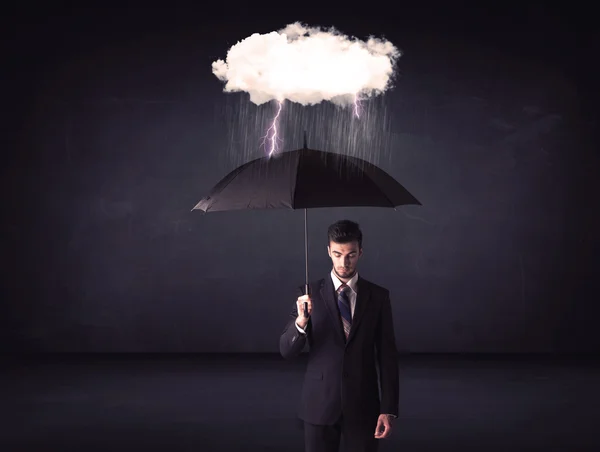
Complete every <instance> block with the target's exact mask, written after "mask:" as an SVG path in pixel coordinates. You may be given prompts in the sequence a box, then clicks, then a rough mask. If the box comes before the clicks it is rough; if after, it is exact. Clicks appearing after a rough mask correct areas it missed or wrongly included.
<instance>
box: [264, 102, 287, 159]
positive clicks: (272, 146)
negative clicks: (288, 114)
mask: <svg viewBox="0 0 600 452" xmlns="http://www.w3.org/2000/svg"><path fill="white" fill-rule="evenodd" d="M282 108H283V103H282V102H281V101H277V113H276V114H275V117H274V118H273V122H272V123H271V126H270V127H269V128H268V129H267V134H266V135H265V136H264V137H263V146H266V144H267V142H268V147H269V157H271V156H272V155H273V154H274V153H276V152H277V151H278V150H279V149H278V144H279V141H281V139H280V138H279V137H278V135H277V133H278V131H277V126H278V124H279V115H280V114H281V109H282Z"/></svg>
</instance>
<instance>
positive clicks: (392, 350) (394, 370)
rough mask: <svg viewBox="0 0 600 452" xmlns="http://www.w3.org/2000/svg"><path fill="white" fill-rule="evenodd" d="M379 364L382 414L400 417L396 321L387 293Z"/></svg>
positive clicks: (379, 339) (379, 332)
mask: <svg viewBox="0 0 600 452" xmlns="http://www.w3.org/2000/svg"><path fill="white" fill-rule="evenodd" d="M376 346H377V362H378V363H379V378H380V384H381V410H380V412H381V413H382V414H390V415H392V416H393V417H397V416H398V404H399V402H398V399H399V398H400V377H399V372H398V350H397V348H396V336H395V334H394V321H393V318H392V306H391V302H390V295H389V292H387V291H386V294H385V297H384V299H383V304H382V307H381V314H380V318H379V328H378V329H377V333H376Z"/></svg>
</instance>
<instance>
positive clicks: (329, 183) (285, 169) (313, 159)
mask: <svg viewBox="0 0 600 452" xmlns="http://www.w3.org/2000/svg"><path fill="white" fill-rule="evenodd" d="M404 204H416V205H420V204H421V203H420V202H419V201H418V200H417V199H416V198H415V197H414V196H413V195H411V194H410V193H409V192H408V191H407V190H406V189H405V188H404V187H403V186H402V185H400V183H398V182H397V181H396V180H394V179H393V178H392V177H391V176H390V175H389V174H387V173H386V172H385V171H383V170H382V169H380V168H378V167H377V166H375V165H373V164H371V163H369V162H367V161H365V160H362V159H359V158H356V157H350V156H346V155H341V154H335V153H331V152H323V151H317V150H313V149H307V148H304V149H298V150H295V151H290V152H283V153H281V154H276V155H275V156H273V157H264V158H259V159H255V160H252V161H250V162H248V163H245V164H244V165H242V166H240V167H238V168H236V169H235V170H233V171H232V172H230V173H229V174H228V175H227V176H225V177H224V178H223V179H222V180H221V181H220V182H219V183H217V185H215V187H214V188H213V189H212V190H211V191H210V192H209V194H208V196H206V197H205V198H203V199H202V200H201V201H200V202H198V204H197V205H196V206H195V207H194V209H193V210H195V209H196V210H202V211H204V212H217V211H226V210H242V209H279V208H284V209H309V208H319V207H361V206H371V207H390V208H394V207H396V206H400V205H404Z"/></svg>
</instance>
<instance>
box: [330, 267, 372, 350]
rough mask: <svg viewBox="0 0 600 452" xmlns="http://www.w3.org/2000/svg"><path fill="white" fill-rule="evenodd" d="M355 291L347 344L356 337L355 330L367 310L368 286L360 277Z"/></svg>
mask: <svg viewBox="0 0 600 452" xmlns="http://www.w3.org/2000/svg"><path fill="white" fill-rule="evenodd" d="M332 286H333V283H332ZM356 289H357V290H356V292H357V294H356V306H355V307H354V316H353V317H352V328H350V334H349V335H348V341H347V342H350V341H351V340H352V338H353V337H354V336H355V335H356V330H357V329H358V327H359V326H360V321H361V320H362V318H363V317H364V314H365V309H366V308H367V305H368V302H369V297H370V295H371V294H370V291H369V284H368V283H367V282H366V281H365V280H364V279H362V278H361V277H360V275H359V276H358V281H357V283H356ZM342 334H343V329H342Z"/></svg>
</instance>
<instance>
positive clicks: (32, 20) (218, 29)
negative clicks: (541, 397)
mask: <svg viewBox="0 0 600 452" xmlns="http://www.w3.org/2000/svg"><path fill="white" fill-rule="evenodd" d="M523 3H524V2H523ZM419 5H420V6H419V7H418V8H417V7H415V6H414V5H412V6H404V5H400V4H398V5H395V6H393V7H392V6H385V5H384V6H382V7H378V6H377V5H375V4H373V5H371V4H363V5H361V6H360V8H359V9H357V8H356V7H353V6H351V5H350V4H344V5H339V6H335V7H333V6H331V7H329V9H328V10H326V9H325V8H324V7H323V6H322V5H320V6H318V7H316V6H314V5H309V4H305V3H303V4H300V3H298V4H294V5H292V4H290V3H285V5H281V7H276V6H273V7H271V6H269V7H257V6H255V5H253V4H252V3H251V2H250V3H248V4H246V5H245V6H238V5H232V4H227V5H223V6H219V5H210V7H209V6H206V7H204V8H202V7H196V8H195V9H190V8H181V7H179V8H177V9H175V8H172V9H165V7H162V8H158V7H156V8H154V9H153V8H152V7H149V6H144V5H142V6H140V5H136V6H130V7H129V6H128V7H125V6H123V7H122V9H112V10H109V9H106V8H105V9H98V8H94V9H92V8H86V9H84V8H66V7H62V8H60V9H51V8H50V7H41V8H40V7H35V8H34V7H29V8H22V9H20V10H16V9H14V8H13V9H12V10H8V11H6V13H5V14H4V19H5V25H4V26H3V30H4V33H5V39H4V40H3V42H4V45H5V49H4V52H3V54H4V61H5V63H6V64H5V65H4V71H3V81H2V89H3V91H4V99H5V102H4V112H5V119H4V121H3V123H4V126H5V127H6V129H5V133H4V136H5V137H6V139H7V146H6V148H5V149H6V150H7V152H5V153H4V157H3V160H4V164H3V165H2V179H1V181H2V187H1V193H2V207H3V209H2V210H3V214H4V215H3V221H2V231H1V238H2V249H3V250H4V252H3V257H4V258H3V269H2V277H3V295H2V306H1V314H2V315H1V317H0V328H1V330H0V331H1V333H2V338H1V339H2V340H0V344H1V345H0V349H1V350H3V351H7V352H18V351H44V352H63V351H69V352H71V351H73V352H249V353H252V352H277V350H278V337H279V334H280V332H281V330H282V328H283V325H284V323H285V321H286V320H287V315H288V313H289V310H290V308H291V307H292V305H293V303H294V297H293V292H294V289H295V288H296V287H297V286H298V285H300V284H302V283H303V278H304V247H303V213H302V212H294V211H265V212H231V213H219V214H217V213H215V214H209V215H202V214H201V213H199V212H190V209H191V208H192V207H193V206H194V205H195V203H196V202H197V201H198V200H199V199H200V198H201V197H202V196H204V194H205V193H206V191H207V190H209V189H210V187H211V186H212V185H213V184H214V183H216V182H217V181H218V180H219V179H220V178H221V177H222V176H224V175H225V174H226V173H227V172H228V171H230V170H231V169H233V168H234V167H235V166H237V165H238V164H240V163H242V162H243V161H245V160H247V159H248V158H250V157H256V156H259V155H260V150H259V149H258V137H259V136H260V135H261V134H262V133H263V131H264V130H263V129H262V127H263V126H264V124H265V121H266V120H268V118H269V117H270V116H269V115H270V113H271V112H272V110H271V109H270V108H271V107H269V106H268V105H267V106H263V107H261V108H257V107H255V106H254V105H252V104H249V103H248V102H247V100H246V97H245V95H242V94H228V93H223V92H222V86H223V85H222V83H221V82H219V81H218V80H217V79H216V77H214V76H213V75H212V73H211V66H210V65H211V63H212V61H214V60H215V59H217V58H225V56H226V52H227V49H228V48H229V47H230V46H231V45H233V44H235V43H236V42H237V41H238V40H241V39H243V38H245V37H247V36H249V35H250V34H251V33H254V32H258V33H266V32H269V31H275V30H278V29H280V28H283V27H284V26H285V25H286V24H288V23H291V22H294V21H302V22H304V23H307V24H308V25H322V26H330V25H333V26H335V27H336V28H338V29H339V30H341V31H342V32H344V33H347V34H350V35H355V36H357V37H360V38H366V37H367V36H368V35H370V34H374V35H376V36H381V35H383V36H385V37H386V38H387V39H389V40H391V41H392V42H393V43H394V44H396V45H397V46H398V47H400V48H401V49H402V50H403V52H404V55H403V56H402V58H400V60H399V76H398V78H397V79H396V83H395V88H394V90H392V91H390V92H388V93H386V94H385V96H383V98H381V99H378V100H373V101H372V102H371V103H370V104H367V107H366V108H368V111H369V112H370V115H369V117H368V118H367V119H365V123H364V127H365V128H364V130H363V132H364V134H363V133H361V134H359V135H360V136H359V137H358V138H353V139H352V140H350V139H348V138H344V137H342V136H341V134H340V135H339V136H336V137H335V138H336V139H335V140H331V139H330V140H329V141H328V140H327V136H329V137H330V138H331V133H333V132H335V131H338V130H340V129H339V128H337V127H336V125H339V124H340V121H342V119H340V118H341V116H340V114H339V113H336V115H337V116H335V118H334V119H335V120H334V119H331V120H325V123H324V124H325V125H323V124H321V126H319V121H316V120H315V118H319V117H326V116H327V115H326V112H327V108H328V107H327V106H325V105H321V106H317V107H311V108H306V109H302V108H301V107H295V106H289V108H287V109H286V112H292V113H293V112H296V113H297V115H295V116H294V117H295V118H296V119H294V118H292V117H291V116H290V115H292V113H289V114H288V117H287V125H286V127H285V130H286V131H287V135H286V137H287V138H286V140H287V141H286V146H287V147H288V148H289V149H291V148H293V147H296V146H299V145H300V138H299V137H300V136H301V129H307V132H308V133H309V136H311V140H312V141H311V147H317V148H318V147H322V146H324V145H325V144H327V145H328V146H331V147H332V148H333V147H336V140H337V141H339V143H338V144H337V146H338V147H339V149H337V150H339V151H344V150H350V151H352V152H356V153H358V152H361V153H363V154H364V155H370V156H371V160H372V161H374V162H376V163H377V164H379V165H380V166H382V167H383V168H384V169H386V170H387V171H389V172H390V174H392V175H393V176H394V177H395V178H397V179H398V180H399V181H400V182H401V183H402V184H404V185H405V186H406V187H407V188H408V189H409V190H410V191H411V192H412V193H413V194H414V195H415V196H416V197H417V198H418V199H419V200H420V201H421V202H422V203H423V206H422V207H416V206H407V207H403V208H399V209H398V211H393V210H384V209H366V208H361V209H328V210H315V211H311V212H310V213H309V240H310V259H309V263H310V271H311V275H312V276H313V277H315V278H316V277H320V276H322V275H325V274H326V272H328V270H329V262H328V257H327V255H326V249H325V246H326V244H327V243H326V228H327V226H328V225H329V224H330V223H331V222H333V221H336V220H338V219H341V218H350V219H353V220H356V221H358V222H359V223H360V225H361V227H362V228H363V232H364V234H365V242H364V246H365V255H364V257H363V261H362V262H361V274H363V275H364V276H365V277H366V278H367V279H370V280H372V281H374V282H376V283H378V284H381V285H383V286H385V287H387V288H389V289H390V291H391V294H392V297H393V311H394V324H395V327H396V332H397V343H398V347H399V349H400V350H401V351H403V352H415V353H416V352H592V351H598V350H599V348H600V334H599V333H598V326H597V325H598V321H597V318H598V313H599V309H598V308H597V300H598V295H597V294H598V285H599V283H598V279H599V278H598V274H599V271H600V266H599V262H598V251H599V245H598V244H599V240H598V230H599V226H600V225H599V221H598V213H597V210H598V201H597V199H598V198H597V191H598V185H599V184H598V179H597V176H598V169H599V165H598V152H597V150H596V146H595V145H596V140H595V132H596V129H597V124H598V116H597V113H596V110H595V105H596V103H595V98H594V96H595V91H596V90H597V87H596V85H595V82H594V81H595V80H596V77H597V71H596V65H597V61H596V56H595V55H597V50H598V33H597V32H593V29H594V23H593V19H592V18H593V14H592V13H591V10H590V11H586V10H585V9H584V8H578V9H577V11H568V10H566V7H565V6H564V5H563V6H560V5H557V6H554V7H550V6H540V5H535V4H531V6H529V5H530V4H529V3H527V5H524V4H521V5H512V6H511V5H507V4H504V6H502V7H499V6H492V5H489V6H488V5H486V6H478V7H473V6H471V5H467V4H455V3H453V4H452V5H450V6H447V7H445V8H440V6H439V5H435V4H432V5H425V4H423V3H422V2H419ZM590 8H593V6H590ZM302 115H304V116H302ZM311 115H312V116H311ZM292 116H293V115H292ZM298 118H302V119H298ZM311 118H312V119H311ZM327 121H329V122H327ZM257 124H258V126H256V125H257ZM328 134H329V135H328ZM374 137H375V139H374ZM369 143H371V144H372V147H375V148H377V149H373V150H370V149H369V150H364V148H366V147H368V145H369ZM359 149H363V150H359ZM331 150H336V149H331Z"/></svg>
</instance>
